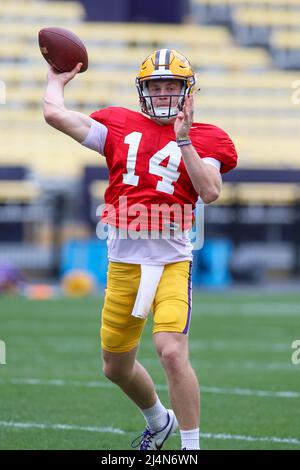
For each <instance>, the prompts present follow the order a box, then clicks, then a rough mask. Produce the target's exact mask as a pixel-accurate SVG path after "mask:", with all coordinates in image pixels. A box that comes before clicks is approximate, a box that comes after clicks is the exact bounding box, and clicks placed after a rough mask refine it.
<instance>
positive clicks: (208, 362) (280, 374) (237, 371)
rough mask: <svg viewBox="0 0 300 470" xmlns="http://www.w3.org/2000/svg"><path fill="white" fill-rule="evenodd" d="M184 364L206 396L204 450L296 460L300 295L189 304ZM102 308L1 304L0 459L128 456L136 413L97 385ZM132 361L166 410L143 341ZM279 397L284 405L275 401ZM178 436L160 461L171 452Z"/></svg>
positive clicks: (63, 302)
mask: <svg viewBox="0 0 300 470" xmlns="http://www.w3.org/2000/svg"><path fill="white" fill-rule="evenodd" d="M193 301H194V303H193V317H192V326H191V334H190V344H191V361H192V363H193V366H194V367H195V369H196V371H197V374H198V377H199V379H200V383H201V386H202V420H201V432H202V441H201V445H202V448H203V449H300V364H299V365H293V364H292V362H291V355H292V352H293V350H292V348H291V343H292V342H293V341H294V340H295V339H300V295H296V294H286V295H281V294H229V293H224V294H218V293H212V294H208V293H205V294H201V293H197V294H196V293H195V294H194V297H193ZM101 306H102V300H99V301H98V300H97V299H94V298H91V299H83V300H69V299H57V300H51V301H44V302H43V301H30V300H26V299H22V298H17V299H16V298H8V297H2V298H0V339H1V340H3V341H5V343H6V362H7V364H6V365H0V390H1V393H0V448H1V449H109V450H113V449H122V450H124V449H128V448H130V442H131V441H132V440H133V439H134V438H135V437H136V436H137V435H138V434H139V433H140V432H141V431H142V430H143V428H144V421H143V418H142V416H141V414H140V413H139V411H138V410H137V409H136V408H135V407H134V406H133V404H132V403H131V402H129V401H128V400H127V399H126V397H124V396H123V395H122V393H121V392H120V391H119V390H118V389H117V388H116V387H114V386H112V385H111V384H110V383H109V382H108V381H107V380H106V379H105V378H104V377H103V376H102V373H101V361H100V351H99V341H98V329H99V323H100V310H101ZM139 359H140V361H141V362H142V363H143V364H144V365H145V366H146V367H147V368H148V370H149V372H150V373H151V375H152V377H153V379H154V381H155V383H156V384H157V386H158V390H159V393H160V397H161V400H162V401H163V402H164V403H166V404H168V394H167V391H166V386H165V379H164V374H163V372H162V370H161V368H160V366H159V363H158V361H157V357H156V353H155V352H154V347H153V344H152V339H151V318H150V319H149V322H148V326H147V328H146V330H145V332H144V335H143V341H142V345H141V348H140V352H139ZM280 392H286V393H280ZM179 448H180V439H179V434H176V435H175V436H174V437H172V438H171V439H170V441H168V443H167V445H166V449H175V450H176V449H179Z"/></svg>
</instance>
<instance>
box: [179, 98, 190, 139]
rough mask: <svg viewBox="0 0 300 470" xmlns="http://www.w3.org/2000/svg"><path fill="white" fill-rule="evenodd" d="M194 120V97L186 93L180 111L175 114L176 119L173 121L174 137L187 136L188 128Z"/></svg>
mask: <svg viewBox="0 0 300 470" xmlns="http://www.w3.org/2000/svg"><path fill="white" fill-rule="evenodd" d="M193 120H194V97H193V95H187V96H186V97H185V100H184V105H183V108H182V111H179V113H178V114H177V118H176V121H175V123H174V131H175V134H176V138H177V139H178V138H180V139H182V138H184V137H188V135H189V132H190V128H191V126H192V124H193Z"/></svg>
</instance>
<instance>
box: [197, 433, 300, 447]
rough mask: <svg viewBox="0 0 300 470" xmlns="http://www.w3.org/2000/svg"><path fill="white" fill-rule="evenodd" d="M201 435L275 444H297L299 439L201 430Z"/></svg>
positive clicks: (208, 437)
mask: <svg viewBox="0 0 300 470" xmlns="http://www.w3.org/2000/svg"><path fill="white" fill-rule="evenodd" d="M201 437H203V438H205V439H221V440H234V441H247V442H275V443H277V444H294V445H299V444H300V439H295V438H293V437H273V436H263V437H259V436H241V435H239V434H223V433H220V434H213V433H208V432H202V433H201Z"/></svg>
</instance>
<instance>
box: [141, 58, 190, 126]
mask: <svg viewBox="0 0 300 470" xmlns="http://www.w3.org/2000/svg"><path fill="white" fill-rule="evenodd" d="M150 80H180V81H181V82H182V89H181V93H180V95H178V103H177V106H171V96H170V97H169V98H170V99H169V106H167V107H163V108H157V107H156V108H155V107H154V106H153V101H152V98H153V96H150V95H149V90H148V83H149V81H150ZM135 83H136V87H137V90H138V94H139V98H140V105H141V110H142V112H143V113H145V114H147V115H148V116H151V117H154V118H159V119H169V118H172V117H174V116H177V114H178V111H181V110H182V107H183V104H184V99H185V96H187V95H191V94H192V93H193V90H194V85H195V75H194V72H193V70H192V66H191V64H190V62H189V61H188V59H187V58H186V57H185V56H184V55H182V54H180V52H178V51H175V50H174V49H160V50H158V51H154V52H152V54H150V55H149V56H148V57H147V58H146V59H145V60H144V62H143V63H142V65H141V67H140V70H139V73H138V76H137V78H136V82H135ZM168 96H169V95H168Z"/></svg>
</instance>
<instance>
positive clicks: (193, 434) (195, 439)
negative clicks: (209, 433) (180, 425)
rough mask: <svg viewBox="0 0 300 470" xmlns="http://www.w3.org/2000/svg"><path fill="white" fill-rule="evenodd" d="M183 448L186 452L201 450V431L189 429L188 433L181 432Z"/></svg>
mask: <svg viewBox="0 0 300 470" xmlns="http://www.w3.org/2000/svg"><path fill="white" fill-rule="evenodd" d="M180 436H181V448H182V449H186V450H199V449H200V429H199V428H196V429H189V430H188V431H182V430H180Z"/></svg>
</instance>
